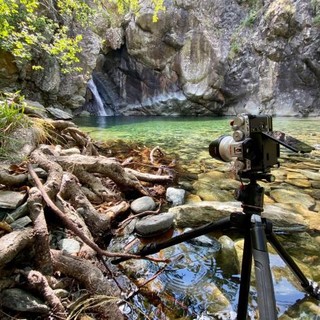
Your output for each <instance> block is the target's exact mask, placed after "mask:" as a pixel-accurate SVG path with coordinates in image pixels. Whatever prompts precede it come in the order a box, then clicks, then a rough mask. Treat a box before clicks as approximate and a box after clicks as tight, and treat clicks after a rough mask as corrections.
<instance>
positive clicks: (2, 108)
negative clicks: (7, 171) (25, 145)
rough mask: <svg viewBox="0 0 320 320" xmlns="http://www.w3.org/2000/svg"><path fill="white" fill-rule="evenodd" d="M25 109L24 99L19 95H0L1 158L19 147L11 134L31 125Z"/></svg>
mask: <svg viewBox="0 0 320 320" xmlns="http://www.w3.org/2000/svg"><path fill="white" fill-rule="evenodd" d="M24 108H25V107H24V98H23V97H21V96H20V95H19V93H15V94H12V93H0V158H5V157H7V155H8V151H9V150H11V149H13V148H14V147H17V145H18V141H16V139H14V138H12V137H11V136H10V133H12V132H13V131H14V130H16V129H17V128H19V127H27V126H29V124H30V122H29V120H28V118H27V117H26V116H25V115H24Z"/></svg>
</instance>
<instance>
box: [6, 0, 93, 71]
mask: <svg viewBox="0 0 320 320" xmlns="http://www.w3.org/2000/svg"><path fill="white" fill-rule="evenodd" d="M63 3H64V4H65V5H63ZM59 6H61V7H59ZM62 7H63V9H62ZM44 8H45V9H44ZM88 8H89V7H88V6H87V5H86V4H85V3H84V2H82V1H72V0H64V1H58V2H57V8H52V7H49V2H46V1H45V0H43V1H37V0H0V47H1V48H2V49H4V50H5V51H8V52H11V53H12V54H13V56H14V57H15V58H16V61H17V62H18V63H19V62H23V61H26V60H27V61H31V60H37V57H39V56H42V55H43V54H49V55H51V56H55V57H56V58H57V59H58V61H59V63H60V65H61V67H62V71H63V72H70V71H73V70H74V63H75V62H77V61H78V59H77V53H78V52H79V51H80V48H79V42H80V41H81V37H80V36H75V37H72V36H70V32H69V29H68V28H67V27H66V26H63V25H62V26H61V22H60V21H62V19H61V17H62V15H63V16H65V17H66V16H69V18H70V19H72V20H75V21H79V22H83V23H85V22H86V21H87V20H86V18H87V17H88V16H89V9H88ZM81 9H82V10H81ZM52 13H56V16H54V15H53V14H52ZM59 22H60V24H59ZM34 68H36V69H39V68H41V67H40V66H37V65H34Z"/></svg>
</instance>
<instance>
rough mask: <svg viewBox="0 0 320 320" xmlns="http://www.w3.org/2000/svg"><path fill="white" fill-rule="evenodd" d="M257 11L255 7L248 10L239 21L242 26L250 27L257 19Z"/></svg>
mask: <svg viewBox="0 0 320 320" xmlns="http://www.w3.org/2000/svg"><path fill="white" fill-rule="evenodd" d="M257 15H258V12H257V10H255V9H252V10H250V12H249V14H248V16H247V17H246V19H244V20H243V21H242V22H241V25H242V26H244V27H252V26H253V25H254V23H255V21H256V19H257Z"/></svg>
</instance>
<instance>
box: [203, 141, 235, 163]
mask: <svg viewBox="0 0 320 320" xmlns="http://www.w3.org/2000/svg"><path fill="white" fill-rule="evenodd" d="M233 143H235V141H234V139H233V138H232V137H231V136H227V135H223V136H221V137H219V138H218V139H216V140H213V141H212V142H211V143H210V145H209V154H210V156H211V157H212V158H215V159H217V160H221V161H225V162H230V161H232V160H233V159H232V154H231V148H230V147H231V145H232V144H233ZM233 156H234V155H233Z"/></svg>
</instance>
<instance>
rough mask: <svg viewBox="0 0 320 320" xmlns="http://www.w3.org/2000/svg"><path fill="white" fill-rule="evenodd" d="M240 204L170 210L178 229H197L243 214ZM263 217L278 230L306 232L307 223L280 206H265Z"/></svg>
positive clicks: (214, 203) (193, 205)
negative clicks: (232, 215)
mask: <svg viewBox="0 0 320 320" xmlns="http://www.w3.org/2000/svg"><path fill="white" fill-rule="evenodd" d="M241 211H242V208H241V203H240V202H236V201H234V202H219V201H202V202H198V203H197V202H195V203H190V204H185V205H182V206H177V207H173V208H170V209H169V212H171V213H173V214H174V217H175V224H176V226H177V227H180V228H184V227H197V226H201V225H203V224H205V223H208V222H217V221H219V220H220V219H222V218H226V217H230V215H231V213H233V212H241ZM262 216H263V217H265V218H268V219H270V220H271V221H272V222H273V225H274V227H275V228H276V229H278V230H281V229H282V230H284V229H286V230H290V229H292V230H296V229H299V230H305V229H307V228H308V223H307V221H306V220H305V219H304V218H303V217H302V216H301V215H297V214H294V213H293V212H290V211H289V210H285V209H284V208H281V207H280V206H278V205H269V204H268V205H265V207H264V212H263V213H262Z"/></svg>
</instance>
